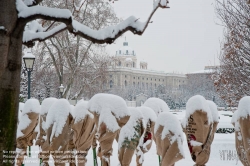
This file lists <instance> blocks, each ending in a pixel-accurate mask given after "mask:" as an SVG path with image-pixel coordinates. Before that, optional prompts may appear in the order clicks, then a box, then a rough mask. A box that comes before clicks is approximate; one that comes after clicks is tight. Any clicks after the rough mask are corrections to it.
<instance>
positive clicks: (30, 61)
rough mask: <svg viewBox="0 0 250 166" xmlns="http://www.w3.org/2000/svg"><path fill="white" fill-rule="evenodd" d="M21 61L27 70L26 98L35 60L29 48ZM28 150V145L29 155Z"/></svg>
mask: <svg viewBox="0 0 250 166" xmlns="http://www.w3.org/2000/svg"><path fill="white" fill-rule="evenodd" d="M23 61H24V64H25V69H26V70H27V71H28V99H30V75H31V71H32V70H33V65H34V62H35V56H34V55H33V54H32V53H31V50H29V51H28V52H27V53H26V54H25V55H24V56H23ZM30 151H31V148H30V146H29V157H30V156H31V154H30Z"/></svg>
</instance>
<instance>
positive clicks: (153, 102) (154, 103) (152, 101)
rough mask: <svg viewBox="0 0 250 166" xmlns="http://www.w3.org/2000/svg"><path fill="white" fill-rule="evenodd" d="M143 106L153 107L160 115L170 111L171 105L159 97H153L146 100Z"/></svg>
mask: <svg viewBox="0 0 250 166" xmlns="http://www.w3.org/2000/svg"><path fill="white" fill-rule="evenodd" d="M143 106H146V107H149V108H151V109H153V110H154V111H155V113H156V115H157V116H158V115H159V114H160V113H161V112H164V111H167V112H168V111H169V110H170V109H169V107H168V105H167V103H166V102H165V101H163V100H162V99H159V98H155V97H151V98H149V99H147V100H146V101H145V103H144V104H143Z"/></svg>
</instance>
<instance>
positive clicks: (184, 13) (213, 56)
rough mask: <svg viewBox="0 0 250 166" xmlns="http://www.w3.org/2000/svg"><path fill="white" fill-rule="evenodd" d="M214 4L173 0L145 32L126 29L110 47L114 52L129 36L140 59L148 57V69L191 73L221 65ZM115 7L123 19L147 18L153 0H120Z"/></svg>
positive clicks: (218, 29)
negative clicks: (132, 31)
mask: <svg viewBox="0 0 250 166" xmlns="http://www.w3.org/2000/svg"><path fill="white" fill-rule="evenodd" d="M214 5H215V0H205V1H203V0H189V1H188V0H170V3H169V6H170V9H158V10H157V11H156V13H155V15H154V16H153V18H152V21H153V23H152V24H149V26H148V28H147V29H146V31H145V33H144V34H143V35H142V36H138V35H133V34H132V33H131V32H127V33H126V34H125V35H123V37H122V38H119V39H118V40H116V42H115V44H112V45H110V46H108V51H109V53H110V54H112V55H114V54H115V51H116V50H118V49H119V48H120V47H121V46H122V42H123V41H124V40H125V39H124V37H125V36H126V38H127V41H128V42H129V46H130V47H133V48H134V50H135V51H136V54H137V59H138V61H140V60H142V59H145V60H146V61H147V62H148V68H149V69H154V70H159V71H166V72H173V71H174V72H178V73H189V72H193V71H198V70H203V68H204V66H206V65H214V62H215V64H216V65H218V64H219V60H218V54H219V51H220V41H221V40H222V33H223V28H222V27H221V26H219V25H217V24H216V23H219V20H218V19H217V17H216V15H215V11H214ZM114 10H115V12H116V13H117V15H118V17H121V18H123V19H126V18H127V17H129V16H131V15H134V16H136V17H138V18H140V20H141V21H144V20H146V18H147V17H148V15H149V13H150V11H151V10H152V0H119V1H116V2H115V3H114Z"/></svg>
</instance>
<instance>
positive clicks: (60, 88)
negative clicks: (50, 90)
mask: <svg viewBox="0 0 250 166" xmlns="http://www.w3.org/2000/svg"><path fill="white" fill-rule="evenodd" d="M59 90H60V98H62V94H63V91H64V86H63V84H61V86H59Z"/></svg>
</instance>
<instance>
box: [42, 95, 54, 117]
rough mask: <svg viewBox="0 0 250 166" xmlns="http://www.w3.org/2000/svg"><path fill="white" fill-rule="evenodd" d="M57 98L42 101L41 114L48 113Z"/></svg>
mask: <svg viewBox="0 0 250 166" xmlns="http://www.w3.org/2000/svg"><path fill="white" fill-rule="evenodd" d="M56 101H57V99H56V98H53V97H49V98H46V99H44V100H43V101H42V104H41V113H40V115H45V114H47V113H48V111H49V108H50V107H51V106H52V105H53V103H54V102H56Z"/></svg>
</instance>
